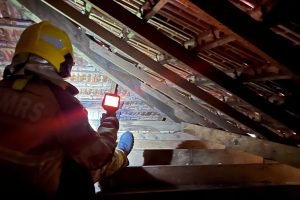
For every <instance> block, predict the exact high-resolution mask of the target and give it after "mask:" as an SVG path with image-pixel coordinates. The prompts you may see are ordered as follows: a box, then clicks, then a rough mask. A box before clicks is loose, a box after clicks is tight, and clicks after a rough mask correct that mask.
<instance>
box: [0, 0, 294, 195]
mask: <svg viewBox="0 0 300 200" xmlns="http://www.w3.org/2000/svg"><path fill="white" fill-rule="evenodd" d="M296 2H297V1H296V0H210V1H205V0H114V1H112V0H101V1H96V0H89V1H81V0H31V1H26V0H0V21H1V23H0V26H1V27H0V30H1V32H0V33H1V34H0V37H1V40H0V41H1V47H0V53H1V54H0V56H1V59H0V70H1V71H0V72H1V73H2V72H3V70H4V68H5V66H6V65H8V64H10V61H11V58H12V56H13V54H14V47H15V45H16V43H17V41H18V38H19V36H20V34H21V33H22V31H23V30H24V29H25V28H26V27H27V26H29V25H31V24H33V23H35V22H39V21H40V20H42V19H43V20H44V19H47V20H49V21H51V22H52V23H54V24H56V25H57V26H59V27H61V28H62V29H64V30H65V31H66V32H68V34H69V36H70V38H71V40H72V42H73V45H74V49H75V54H76V60H75V66H74V67H73V71H72V77H71V78H70V79H69V80H68V81H70V82H71V83H72V84H74V85H75V86H76V87H77V88H78V89H79V91H80V93H79V95H78V96H77V98H78V99H79V100H80V101H81V102H82V103H83V105H84V106H85V107H86V108H87V109H88V112H89V119H90V123H91V125H92V126H93V127H94V128H95V129H96V128H97V127H98V125H99V118H100V116H101V114H102V113H103V112H104V110H103V109H102V107H101V101H102V99H103V96H104V93H106V92H112V91H113V90H114V88H115V86H116V85H118V93H119V95H120V96H121V102H122V103H121V108H120V110H119V115H120V124H121V126H120V133H122V132H124V131H126V130H130V131H132V132H133V133H134V135H135V139H136V142H135V146H134V150H133V152H132V154H131V155H130V157H129V161H130V165H129V166H128V167H127V168H125V169H124V170H122V171H121V172H120V173H119V174H116V176H113V177H111V179H110V180H109V181H108V183H103V185H104V186H103V185H102V187H104V189H103V188H102V189H103V191H101V192H99V197H101V198H110V199H111V198H113V199H114V198H115V199H118V198H120V197H121V199H122V198H123V199H124V198H133V199H139V198H143V199H144V198H146V197H147V198H149V199H150V198H153V197H162V196H161V195H166V196H167V195H170V194H171V193H172V194H174V195H186V194H198V193H197V192H199V191H200V192H202V194H205V195H213V194H214V192H215V191H216V190H217V191H218V192H220V193H221V194H228V195H236V194H239V195H243V197H244V195H245V193H246V194H247V195H249V194H252V195H250V196H249V199H250V197H251V198H254V197H261V196H258V195H265V196H269V195H271V194H270V193H272V195H274V197H275V196H277V195H279V196H280V195H282V196H283V197H286V195H289V196H288V197H291V199H292V198H295V199H296V198H299V197H300V194H299V191H298V190H299V185H300V171H299V169H298V168H299V166H300V159H299V155H300V154H299V153H300V150H299V147H300V137H299V136H300V135H299V134H300V127H299V125H298V124H299V122H300V120H299V118H300V109H299V106H298V102H299V100H300V92H299V80H300V79H299V74H300V70H299V67H298V66H299V63H300V62H299V59H297V56H298V55H300V49H299V44H300V15H299V13H297V9H296V8H297V6H296V5H297V3H296ZM136 173H138V176H136V175H135V174H136ZM131 175H132V176H135V178H130V179H129V178H128V177H130V176H131ZM132 176H131V177H132ZM106 186H107V187H108V188H107V189H106ZM249 186H250V188H251V189H249ZM271 186H273V187H271ZM278 187H279V188H278ZM236 188H239V190H237V189H236ZM274 188H275V189H274ZM139 189H140V190H139ZM106 190H107V192H105V191H106ZM273 190H274V191H277V192H274V191H273ZM249 191H251V192H252V193H251V192H249ZM253 191H255V192H254V193H253ZM278 191H281V193H280V192H278ZM122 195H123V196H122ZM255 195H257V196H255ZM124 196H125V197H124ZM183 197H184V196H183Z"/></svg>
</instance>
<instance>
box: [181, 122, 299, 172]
mask: <svg viewBox="0 0 300 200" xmlns="http://www.w3.org/2000/svg"><path fill="white" fill-rule="evenodd" d="M182 132H185V133H189V134H192V135H194V136H196V137H198V138H199V139H200V140H207V141H211V142H215V143H219V144H223V145H225V146H226V149H233V150H240V151H244V152H248V153H251V154H255V155H259V156H262V157H263V158H265V159H270V160H275V161H278V162H280V163H285V164H288V165H291V166H295V167H299V168H300V157H299V155H300V148H297V147H291V146H288V145H283V144H279V143H275V142H271V141H266V140H260V139H257V138H251V137H248V136H242V135H239V134H234V133H230V132H225V131H221V130H216V129H210V128H206V127H202V126H197V125H193V124H187V123H182Z"/></svg>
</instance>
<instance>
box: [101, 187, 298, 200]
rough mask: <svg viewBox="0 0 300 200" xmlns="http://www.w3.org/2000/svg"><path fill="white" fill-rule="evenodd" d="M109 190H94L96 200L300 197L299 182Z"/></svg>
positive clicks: (245, 199) (251, 199) (249, 199)
mask: <svg viewBox="0 0 300 200" xmlns="http://www.w3.org/2000/svg"><path fill="white" fill-rule="evenodd" d="M109 189H110V190H109V191H106V190H104V191H102V192H98V193H97V198H96V199H99V200H106V199H107V200H125V199H126V200H128V199H135V200H138V199H140V200H153V199H172V200H175V199H178V200H182V199H187V198H188V199H195V197H196V198H197V197H200V198H201V199H243V200H253V199H263V198H264V199H290V200H292V199H293V200H298V199H300V194H299V191H300V186H299V185H267V184H264V185H247V186H240V185H239V186H225V185H222V184H220V185H214V186H212V185H205V186H203V185H188V186H176V187H172V186H171V187H165V188H162V187H160V188H153V187H151V188H137V189H127V188H126V189H124V190H122V189H120V188H117V189H115V188H109Z"/></svg>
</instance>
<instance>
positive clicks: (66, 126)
mask: <svg viewBox="0 0 300 200" xmlns="http://www.w3.org/2000/svg"><path fill="white" fill-rule="evenodd" d="M64 98H66V97H64ZM64 102H65V105H64V106H63V113H62V115H63V117H62V118H63V123H62V131H61V133H60V134H59V135H58V137H57V138H58V140H59V143H60V144H61V145H62V146H63V148H64V149H65V151H66V153H67V154H69V155H70V156H72V157H73V158H74V159H75V160H76V161H77V162H78V163H80V164H83V165H85V166H86V167H88V168H89V169H91V170H93V169H98V168H100V167H102V166H103V165H105V164H106V163H107V162H109V161H110V160H111V158H112V156H113V155H114V150H115V147H116V140H117V131H118V127H117V126H114V125H113V123H111V124H110V125H112V126H101V127H99V129H98V131H99V132H97V131H95V130H94V129H93V128H92V127H91V126H90V124H89V121H88V113H87V111H86V109H85V108H84V107H83V106H82V105H81V103H80V102H79V101H78V100H77V99H76V98H74V97H73V98H71V97H69V98H68V99H65V101H64ZM116 120H117V119H116ZM116 125H118V122H117V123H116Z"/></svg>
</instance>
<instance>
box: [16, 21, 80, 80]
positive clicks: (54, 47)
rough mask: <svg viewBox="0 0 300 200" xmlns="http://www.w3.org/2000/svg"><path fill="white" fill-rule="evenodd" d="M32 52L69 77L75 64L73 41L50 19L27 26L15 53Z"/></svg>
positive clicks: (61, 74)
mask: <svg viewBox="0 0 300 200" xmlns="http://www.w3.org/2000/svg"><path fill="white" fill-rule="evenodd" d="M21 53H31V54H35V55H37V56H40V57H42V58H44V59H45V60H47V61H48V62H49V63H51V64H52V65H53V68H54V70H55V71H56V72H57V73H58V74H59V75H60V76H62V77H64V78H65V77H69V76H70V72H71V68H72V66H73V64H74V62H73V61H74V54H73V48H72V43H71V41H70V38H69V36H68V34H67V33H66V32H64V31H63V30H61V29H59V28H58V27H56V26H54V25H53V24H51V23H50V22H48V21H42V22H40V23H37V24H33V25H31V26H29V27H27V28H26V29H25V30H24V32H23V33H22V34H21V37H20V39H19V41H18V43H17V46H16V49H15V54H14V56H15V55H18V54H21Z"/></svg>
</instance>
